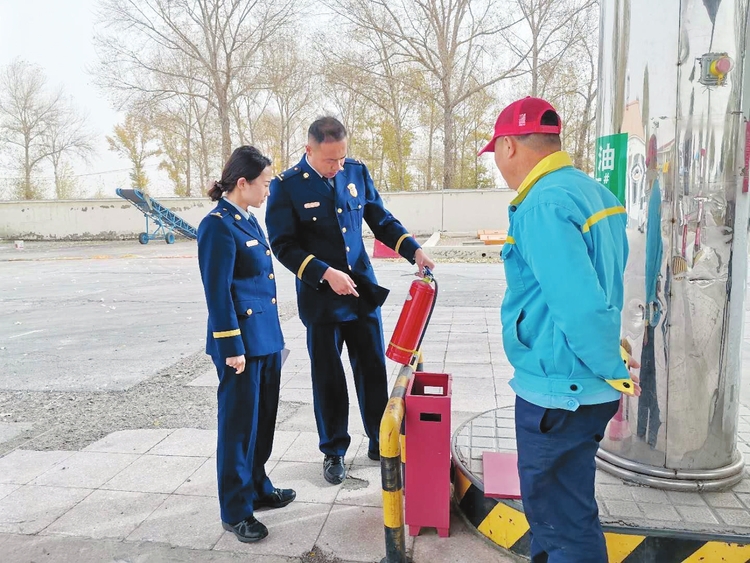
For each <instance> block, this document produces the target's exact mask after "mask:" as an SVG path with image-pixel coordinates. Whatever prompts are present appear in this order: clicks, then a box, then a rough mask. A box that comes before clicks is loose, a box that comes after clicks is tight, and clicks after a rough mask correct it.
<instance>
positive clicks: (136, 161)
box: [107, 112, 161, 190]
mask: <svg viewBox="0 0 750 563" xmlns="http://www.w3.org/2000/svg"><path fill="white" fill-rule="evenodd" d="M153 141H154V132H153V129H152V127H151V122H150V119H149V117H148V116H143V115H140V114H135V113H132V112H130V113H128V114H127V115H126V116H125V122H124V123H123V124H122V125H115V128H114V135H112V136H111V137H109V136H108V137H107V143H109V150H111V151H113V152H116V153H118V154H120V155H122V156H124V157H125V158H127V159H128V160H130V163H131V164H132V165H133V171H132V172H131V173H130V181H131V186H132V187H133V188H135V189H137V190H146V189H147V188H148V184H149V179H148V176H147V175H146V170H145V164H146V161H147V160H148V159H149V158H151V157H153V156H159V155H160V154H161V150H160V149H158V148H157V147H155V146H154V143H153Z"/></svg>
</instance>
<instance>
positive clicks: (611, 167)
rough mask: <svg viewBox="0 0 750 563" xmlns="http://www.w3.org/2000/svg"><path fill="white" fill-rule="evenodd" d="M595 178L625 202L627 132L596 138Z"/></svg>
mask: <svg viewBox="0 0 750 563" xmlns="http://www.w3.org/2000/svg"><path fill="white" fill-rule="evenodd" d="M594 154H595V155H596V164H595V166H594V170H595V171H596V175H595V176H596V180H597V181H598V182H601V183H602V184H603V185H604V186H606V187H607V188H608V189H609V190H610V191H611V192H612V193H613V194H615V196H617V199H619V200H620V202H622V203H623V205H624V202H625V191H626V186H627V175H626V171H627V164H628V134H627V133H618V134H615V135H604V136H602V137H599V138H597V140H596V149H595V151H594Z"/></svg>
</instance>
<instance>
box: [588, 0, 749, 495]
mask: <svg viewBox="0 0 750 563" xmlns="http://www.w3.org/2000/svg"><path fill="white" fill-rule="evenodd" d="M747 24H748V0H734V1H730V0H723V1H722V0H683V1H678V0H658V1H657V0H606V1H605V2H602V3H601V29H600V40H601V43H600V49H601V51H600V53H601V54H600V57H601V58H600V63H599V71H600V73H599V111H598V120H597V143H596V151H597V152H596V177H597V178H598V179H599V180H600V181H601V182H602V183H604V184H605V185H607V186H608V187H609V188H610V189H612V191H613V192H615V193H616V194H617V195H618V196H619V197H620V199H621V200H622V201H623V204H624V205H625V206H626V208H627V211H628V215H629V224H628V240H629V243H630V256H629V259H628V266H627V271H626V274H625V300H624V307H623V316H622V323H623V338H625V339H626V340H627V341H628V343H629V345H630V346H631V347H632V353H633V356H634V357H635V358H636V359H637V360H638V361H640V363H641V370H640V378H641V386H642V389H643V391H642V394H641V396H640V398H636V397H630V398H628V397H623V398H622V401H621V408H620V412H618V414H617V415H616V416H615V418H614V419H613V420H612V421H611V422H610V425H609V427H608V429H607V435H606V436H605V438H604V440H603V441H602V443H601V448H600V450H599V454H598V459H597V463H598V464H599V465H600V467H602V468H604V469H605V470H607V471H609V472H611V473H613V474H616V475H618V476H620V477H622V478H625V479H629V480H631V481H636V482H639V483H644V484H648V485H652V486H655V487H662V488H668V489H678V490H696V489H699V490H720V489H723V488H726V487H729V486H731V485H732V484H734V483H736V482H737V481H739V480H740V478H741V477H742V472H743V467H744V462H743V459H742V455H741V454H740V453H739V452H738V450H737V424H738V414H739V407H740V394H739V384H740V376H741V364H740V356H741V344H742V339H743V330H744V316H745V307H744V301H745V286H746V277H747V257H748V240H747V239H748V236H747V234H748V201H749V198H748V193H747V180H746V175H745V169H746V165H747V157H746V154H745V145H746V142H745V140H746V138H747V135H748V131H749V129H748V106H749V104H748V101H749V100H748V94H749V93H750V90H749V87H748V79H749V78H750V72H746V67H747V64H748V60H747V59H750V57H746V56H745V55H746V49H747V46H746V36H747ZM743 75H744V76H743ZM748 148H749V149H750V145H749V146H748Z"/></svg>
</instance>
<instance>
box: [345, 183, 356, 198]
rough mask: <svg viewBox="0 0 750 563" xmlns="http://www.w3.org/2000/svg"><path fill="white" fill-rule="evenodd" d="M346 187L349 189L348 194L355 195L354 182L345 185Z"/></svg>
mask: <svg viewBox="0 0 750 563" xmlns="http://www.w3.org/2000/svg"><path fill="white" fill-rule="evenodd" d="M346 188H347V189H348V190H349V194H350V195H351V196H352V197H357V186H355V185H354V184H349V185H348V186H346Z"/></svg>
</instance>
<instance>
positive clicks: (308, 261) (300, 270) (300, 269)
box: [297, 254, 315, 279]
mask: <svg viewBox="0 0 750 563" xmlns="http://www.w3.org/2000/svg"><path fill="white" fill-rule="evenodd" d="M313 258H315V256H314V255H313V254H310V255H309V256H308V257H307V258H305V259H304V260H303V261H302V265H301V266H300V267H299V270H297V277H298V278H299V279H302V273H303V272H304V271H305V268H307V265H308V264H309V263H310V261H311V260H312V259H313Z"/></svg>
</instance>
